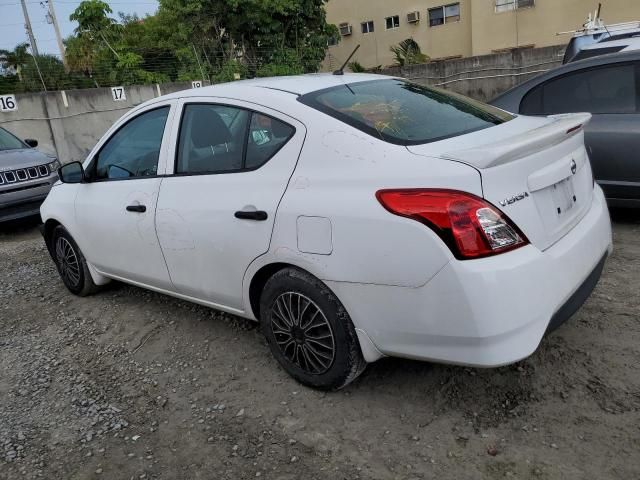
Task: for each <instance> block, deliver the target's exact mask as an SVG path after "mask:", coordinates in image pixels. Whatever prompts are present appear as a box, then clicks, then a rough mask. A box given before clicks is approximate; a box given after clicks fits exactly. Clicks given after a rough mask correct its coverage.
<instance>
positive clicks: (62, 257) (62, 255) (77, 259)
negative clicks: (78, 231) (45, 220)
mask: <svg viewBox="0 0 640 480" xmlns="http://www.w3.org/2000/svg"><path fill="white" fill-rule="evenodd" d="M51 252H52V256H53V259H54V261H55V263H56V266H57V267H58V273H59V274H60V278H61V279H62V282H63V283H64V285H65V287H67V289H68V290H69V291H70V292H71V293H73V294H74V295H78V296H79V297H86V296H87V295H91V294H92V293H95V292H96V291H97V290H98V286H97V285H96V284H95V283H94V282H93V278H91V273H89V267H88V266H87V260H86V259H85V258H84V255H83V254H82V251H81V250H80V248H79V247H78V244H77V243H76V242H75V240H74V239H73V237H72V236H71V235H69V232H67V230H66V229H65V228H64V227H62V226H58V227H56V228H55V230H54V231H53V235H52V236H51Z"/></svg>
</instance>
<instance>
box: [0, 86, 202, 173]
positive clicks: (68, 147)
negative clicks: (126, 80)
mask: <svg viewBox="0 0 640 480" xmlns="http://www.w3.org/2000/svg"><path fill="white" fill-rule="evenodd" d="M159 88H160V93H161V94H163V95H165V94H168V93H173V92H176V91H179V90H185V89H187V88H191V83H187V82H184V83H170V84H162V85H159ZM125 92H126V101H118V102H116V101H114V100H113V97H112V93H111V89H110V88H92V89H86V90H69V91H66V92H47V93H44V92H43V93H28V94H21V95H18V96H17V105H18V110H17V111H15V112H0V127H3V128H5V129H7V130H9V131H10V132H11V133H13V134H15V135H16V136H18V137H20V138H22V139H25V138H35V139H36V140H38V142H39V147H38V148H39V149H40V150H42V151H43V152H46V153H51V154H53V155H57V156H58V158H59V159H60V160H61V161H63V162H71V161H76V160H77V161H82V160H84V159H85V158H86V156H87V154H88V153H89V151H90V150H91V149H92V148H93V146H94V145H95V144H96V143H97V142H98V140H99V139H100V138H101V137H102V135H104V133H105V132H106V131H107V130H108V129H109V127H111V125H113V123H114V122H115V121H116V120H118V119H119V118H120V117H121V116H122V115H124V114H125V113H126V112H127V111H128V110H130V109H131V108H132V107H135V106H136V105H139V104H141V103H143V102H145V101H147V100H150V99H152V98H155V97H157V96H159V95H158V86H157V85H144V86H129V87H125ZM65 97H66V104H65Z"/></svg>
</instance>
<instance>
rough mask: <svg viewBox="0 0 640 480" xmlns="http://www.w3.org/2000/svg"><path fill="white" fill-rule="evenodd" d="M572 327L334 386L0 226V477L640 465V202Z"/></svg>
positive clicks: (413, 475) (592, 474)
mask: <svg viewBox="0 0 640 480" xmlns="http://www.w3.org/2000/svg"><path fill="white" fill-rule="evenodd" d="M614 214H615V215H614V218H615V220H616V223H615V249H616V250H615V253H614V255H613V256H612V258H610V260H609V261H608V263H607V265H606V267H605V274H604V276H603V278H602V280H601V281H600V284H599V286H598V288H597V290H596V292H595V293H594V295H593V296H592V297H591V299H590V300H589V301H588V302H587V304H586V305H585V306H584V307H583V308H582V309H581V310H580V312H578V314H576V315H575V316H574V317H573V319H571V320H570V322H569V323H567V324H565V325H564V326H563V327H562V328H560V329H559V330H558V331H556V332H555V333H554V334H552V335H550V336H549V337H547V338H546V339H545V340H543V342H542V345H541V346H540V348H539V350H538V351H537V352H536V353H535V354H534V355H533V356H532V357H531V358H529V359H527V360H525V361H523V362H520V363H518V364H517V365H512V366H509V367H504V368H500V369H493V370H476V369H471V368H461V367H450V366H440V365H432V364H428V363H419V362H411V361H406V360H396V359H385V360H382V361H380V362H378V363H376V364H374V365H370V366H369V368H368V369H367V370H366V371H365V373H364V374H363V375H362V376H361V377H360V379H359V380H357V381H356V382H355V384H353V385H352V386H350V387H348V388H347V389H345V390H342V391H340V392H337V393H331V394H325V393H320V392H316V391H313V390H309V389H306V388H304V387H302V386H300V385H298V384H297V383H295V382H294V381H293V380H291V379H290V378H289V377H288V376H287V375H286V374H285V373H284V372H283V371H282V370H280V368H279V367H278V365H277V364H276V362H275V360H274V359H273V358H272V357H271V355H270V353H269V351H268V348H267V346H266V343H265V341H264V340H263V339H262V337H261V335H260V334H259V332H258V331H257V330H256V329H255V328H253V325H252V324H250V323H247V322H245V321H243V320H240V319H237V318H234V317H231V316H229V315H226V314H222V313H219V312H215V311H212V310H208V309H205V308H201V307H198V306H194V305H191V304H188V303H185V302H182V301H178V300H174V299H171V298H168V297H164V296H161V295H157V294H154V293H149V292H146V291H144V290H141V289H138V288H135V287H130V286H125V285H121V284H118V285H113V286H111V287H110V288H108V289H106V290H104V291H102V292H101V293H99V294H97V295H95V296H93V297H89V298H84V299H83V298H76V297H74V296H72V295H71V294H69V293H68V292H67V291H66V290H65V289H64V287H63V285H62V283H61V282H60V280H59V279H58V275H57V273H56V271H55V269H54V266H53V264H52V262H51V260H50V259H49V257H48V256H47V254H46V252H45V248H44V246H43V242H42V240H41V238H40V237H39V233H38V232H37V230H36V228H35V223H34V222H33V221H32V222H20V223H14V224H10V225H4V226H2V227H0V228H2V229H3V231H2V232H0V265H1V266H2V267H1V270H0V325H1V327H2V329H1V330H0V372H2V373H1V374H0V478H3V479H13V478H20V479H22V478H25V479H28V478H46V479H70V478H73V479H90V478H91V479H94V478H95V479H100V478H108V479H143V478H148V479H150V478H162V479H200V478H207V479H211V478H215V479H244V478H256V477H258V478H264V479H282V480H286V479H297V478H304V479H357V478H362V479H392V478H393V479H427V478H438V479H465V478H473V479H477V478H491V479H493V478H503V477H514V478H536V479H538V478H540V479H545V478H547V479H551V478H554V479H555V478H562V479H574V478H575V479H605V478H606V479H617V478H620V479H638V478H640V324H639V323H638V317H639V316H640V288H638V286H639V285H640V213H639V212H629V211H626V212H625V211H620V212H614Z"/></svg>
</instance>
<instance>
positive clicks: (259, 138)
mask: <svg viewBox="0 0 640 480" xmlns="http://www.w3.org/2000/svg"><path fill="white" fill-rule="evenodd" d="M294 131H295V130H294V128H293V127H291V126H289V125H287V124H286V123H284V122H281V121H280V120H276V119H275V118H272V117H269V116H268V115H264V114H261V113H257V112H251V111H249V110H245V109H243V108H237V107H231V106H226V105H214V104H191V105H186V106H185V109H184V114H183V117H182V124H181V126H180V139H179V143H178V154H177V164H176V173H178V174H205V173H232V172H239V171H243V170H252V169H256V168H259V167H261V166H262V165H264V164H265V163H266V162H267V161H268V160H269V159H271V158H272V157H273V156H274V155H275V154H276V153H277V152H278V151H279V150H280V149H281V148H282V146H284V144H286V143H287V142H288V141H289V139H290V138H291V137H292V136H293V133H294Z"/></svg>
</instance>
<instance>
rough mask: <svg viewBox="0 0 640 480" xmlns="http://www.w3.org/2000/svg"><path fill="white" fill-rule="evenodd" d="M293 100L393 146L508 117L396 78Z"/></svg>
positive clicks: (456, 132) (488, 124)
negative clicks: (297, 100)
mask: <svg viewBox="0 0 640 480" xmlns="http://www.w3.org/2000/svg"><path fill="white" fill-rule="evenodd" d="M299 101H300V102H302V103H304V104H305V105H308V106H310V107H312V108H315V109H316V110H320V111H321V112H324V113H326V114H327V115H330V116H332V117H334V118H336V119H338V120H340V121H342V122H344V123H347V124H349V125H351V126H353V127H355V128H357V129H359V130H362V131H363V132H366V133H368V134H370V135H373V136H375V137H377V138H380V139H382V140H384V141H387V142H389V143H394V144H396V145H417V144H423V143H429V142H435V141H437V140H442V139H445V138H450V137H455V136H458V135H463V134H465V133H469V132H473V131H476V130H482V129H484V128H489V127H492V126H494V125H498V124H501V123H504V122H506V121H508V120H511V119H512V118H513V116H512V115H509V114H507V113H505V112H503V111H502V110H499V109H497V108H494V107H491V106H489V105H485V104H483V103H481V102H476V101H475V100H472V99H470V98H466V97H463V96H461V95H456V94H453V93H451V92H445V91H443V90H439V89H435V88H432V87H425V86H422V85H416V84H413V83H409V82H406V81H404V80H397V79H392V80H373V81H368V82H361V83H351V84H348V85H340V86H337V87H332V88H327V89H325V90H319V91H317V92H312V93H309V94H306V95H303V96H302V97H300V98H299Z"/></svg>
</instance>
